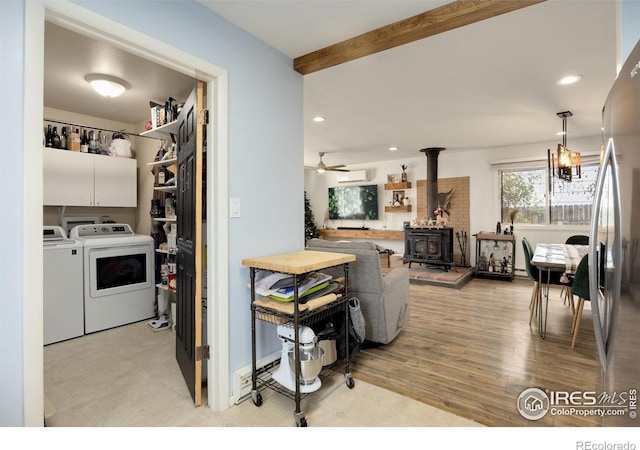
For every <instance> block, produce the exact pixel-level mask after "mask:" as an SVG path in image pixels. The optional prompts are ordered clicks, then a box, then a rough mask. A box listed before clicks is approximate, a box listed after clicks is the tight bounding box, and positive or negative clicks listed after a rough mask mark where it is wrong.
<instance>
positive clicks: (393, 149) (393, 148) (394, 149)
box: [389, 147, 398, 152]
mask: <svg viewBox="0 0 640 450" xmlns="http://www.w3.org/2000/svg"><path fill="white" fill-rule="evenodd" d="M396 150H398V147H389V151H392V152H395V151H396Z"/></svg>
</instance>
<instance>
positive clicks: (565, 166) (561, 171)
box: [547, 111, 582, 192]
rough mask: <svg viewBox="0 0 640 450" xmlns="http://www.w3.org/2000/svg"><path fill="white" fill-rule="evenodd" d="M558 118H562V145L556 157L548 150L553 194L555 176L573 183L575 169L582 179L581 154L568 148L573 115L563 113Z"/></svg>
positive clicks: (566, 112) (569, 112) (559, 146)
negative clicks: (569, 127) (569, 122)
mask: <svg viewBox="0 0 640 450" xmlns="http://www.w3.org/2000/svg"><path fill="white" fill-rule="evenodd" d="M557 116H558V117H560V118H562V133H563V134H562V144H558V149H557V151H556V154H555V155H554V154H552V153H551V149H547V163H548V166H549V192H552V189H553V176H554V175H556V176H557V177H558V179H559V180H563V181H571V180H572V177H573V169H574V168H575V175H576V176H577V177H578V178H582V172H581V167H580V166H581V160H580V153H579V152H572V151H570V150H569V149H568V148H567V117H572V116H573V114H571V111H563V112H559V113H557ZM556 169H557V170H556Z"/></svg>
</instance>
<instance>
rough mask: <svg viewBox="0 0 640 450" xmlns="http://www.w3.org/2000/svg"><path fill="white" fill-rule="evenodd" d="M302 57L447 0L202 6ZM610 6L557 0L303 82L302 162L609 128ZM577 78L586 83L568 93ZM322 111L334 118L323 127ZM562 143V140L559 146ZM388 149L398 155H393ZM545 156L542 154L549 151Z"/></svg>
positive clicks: (351, 160)
mask: <svg viewBox="0 0 640 450" xmlns="http://www.w3.org/2000/svg"><path fill="white" fill-rule="evenodd" d="M202 3H204V4H206V5H207V6H209V7H210V8H212V9H214V10H215V11H217V12H218V13H219V14H221V15H222V16H223V17H225V18H226V19H228V20H229V21H231V22H233V23H235V24H236V25H238V26H239V27H241V28H243V29H245V30H247V31H249V32H250V33H252V34H254V35H255V36H257V37H259V38H260V39H262V40H263V41H265V42H266V43H268V44H270V45H272V46H274V47H276V48H278V49H280V51H282V52H283V53H285V54H286V55H288V56H290V57H292V58H295V57H299V56H302V55H304V54H306V53H310V52H312V51H314V50H318V49H320V48H323V47H326V46H328V45H331V44H335V43H337V42H340V41H342V40H345V39H348V38H350V37H354V36H356V35H358V34H361V33H363V32H366V31H369V30H372V29H375V28H377V27H380V26H383V25H387V24H390V23H392V22H395V21H397V20H401V19H404V18H408V17H411V16H414V15H416V14H419V13H422V12H425V11H428V10H430V9H433V8H436V7H439V6H441V5H443V4H445V3H448V2H443V1H429V0H424V1H202ZM616 8H617V2H613V1H567V0H548V1H546V2H543V3H540V4H537V5H533V6H529V7H527V8H523V9H520V10H518V11H514V12H511V13H507V14H504V15H502V16H498V17H494V18H492V19H488V20H486V21H483V22H479V23H476V24H473V25H468V26H465V27H462V28H458V29H455V30H452V31H448V32H446V33H443V34H440V35H436V36H433V37H429V38H426V39H423V40H421V41H417V42H414V43H411V44H407V45H404V46H401V47H398V48H395V49H391V50H387V51H385V52H382V53H378V54H374V55H371V56H368V57H365V58H361V59H359V60H355V61H352V62H349V63H346V64H342V65H339V66H335V67H332V68H329V69H325V70H322V71H320V72H315V73H312V74H309V75H305V76H304V123H305V130H304V150H305V164H307V165H315V164H316V163H317V161H318V152H325V153H326V154H325V156H324V158H323V160H324V162H325V164H327V165H334V164H356V163H363V162H367V161H381V160H390V159H402V158H406V157H415V156H417V155H422V154H420V153H419V149H421V148H425V147H432V146H433V147H446V148H448V149H476V148H495V147H508V146H513V145H518V144H523V143H524V144H526V143H533V142H547V141H549V140H552V141H556V140H557V139H558V138H557V137H556V132H558V131H560V130H561V129H562V121H561V119H559V118H558V117H557V116H556V113H557V112H560V111H566V110H570V111H571V112H572V113H573V115H574V116H573V117H572V118H570V119H568V124H567V129H568V143H569V144H570V142H571V137H578V136H592V135H598V134H599V133H600V113H601V109H602V105H603V103H604V100H605V97H606V94H607V92H608V90H609V88H610V86H611V84H612V83H613V81H614V78H615V75H616V63H617V59H616V55H617V50H616V48H617V47H616V16H615V14H616ZM568 73H579V74H581V75H583V77H584V78H583V80H582V81H581V82H580V83H578V84H576V85H573V86H568V87H559V86H557V85H556V84H555V82H556V81H557V80H558V79H559V78H561V77H562V76H564V75H566V74H568ZM316 115H322V116H325V117H326V119H327V120H326V121H325V122H324V123H321V124H316V123H314V122H313V121H312V118H313V117H314V116H316ZM558 142H559V141H558ZM390 146H397V147H399V150H398V151H396V152H390V151H389V150H388V148H389V147H390ZM541 151H543V150H541Z"/></svg>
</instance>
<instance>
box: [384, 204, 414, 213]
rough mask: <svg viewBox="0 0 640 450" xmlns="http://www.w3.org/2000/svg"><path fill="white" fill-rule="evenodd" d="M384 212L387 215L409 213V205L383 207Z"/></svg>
mask: <svg viewBox="0 0 640 450" xmlns="http://www.w3.org/2000/svg"><path fill="white" fill-rule="evenodd" d="M384 212H387V213H402V212H405V213H406V212H411V205H406V206H405V205H403V206H385V207H384Z"/></svg>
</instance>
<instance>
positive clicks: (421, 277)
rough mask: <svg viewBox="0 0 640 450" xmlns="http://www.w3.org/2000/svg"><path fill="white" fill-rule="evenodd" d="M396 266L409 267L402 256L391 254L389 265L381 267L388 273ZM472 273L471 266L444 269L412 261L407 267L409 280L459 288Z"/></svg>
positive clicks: (473, 269)
mask: <svg viewBox="0 0 640 450" xmlns="http://www.w3.org/2000/svg"><path fill="white" fill-rule="evenodd" d="M397 267H405V268H409V264H405V263H403V262H402V256H395V255H394V256H391V259H390V264H389V267H388V268H383V269H382V271H383V272H385V273H388V272H390V271H392V270H393V269H395V268H397ZM474 273H475V268H473V267H458V266H451V268H450V269H449V270H448V271H446V270H445V269H443V268H442V267H434V266H429V265H420V264H418V265H416V264H415V263H413V264H412V266H411V268H409V282H410V283H415V284H430V285H433V286H442V287H447V288H451V289H460V288H462V287H463V286H464V285H465V284H467V283H468V282H469V281H470V280H471V279H472V278H473V277H474Z"/></svg>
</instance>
